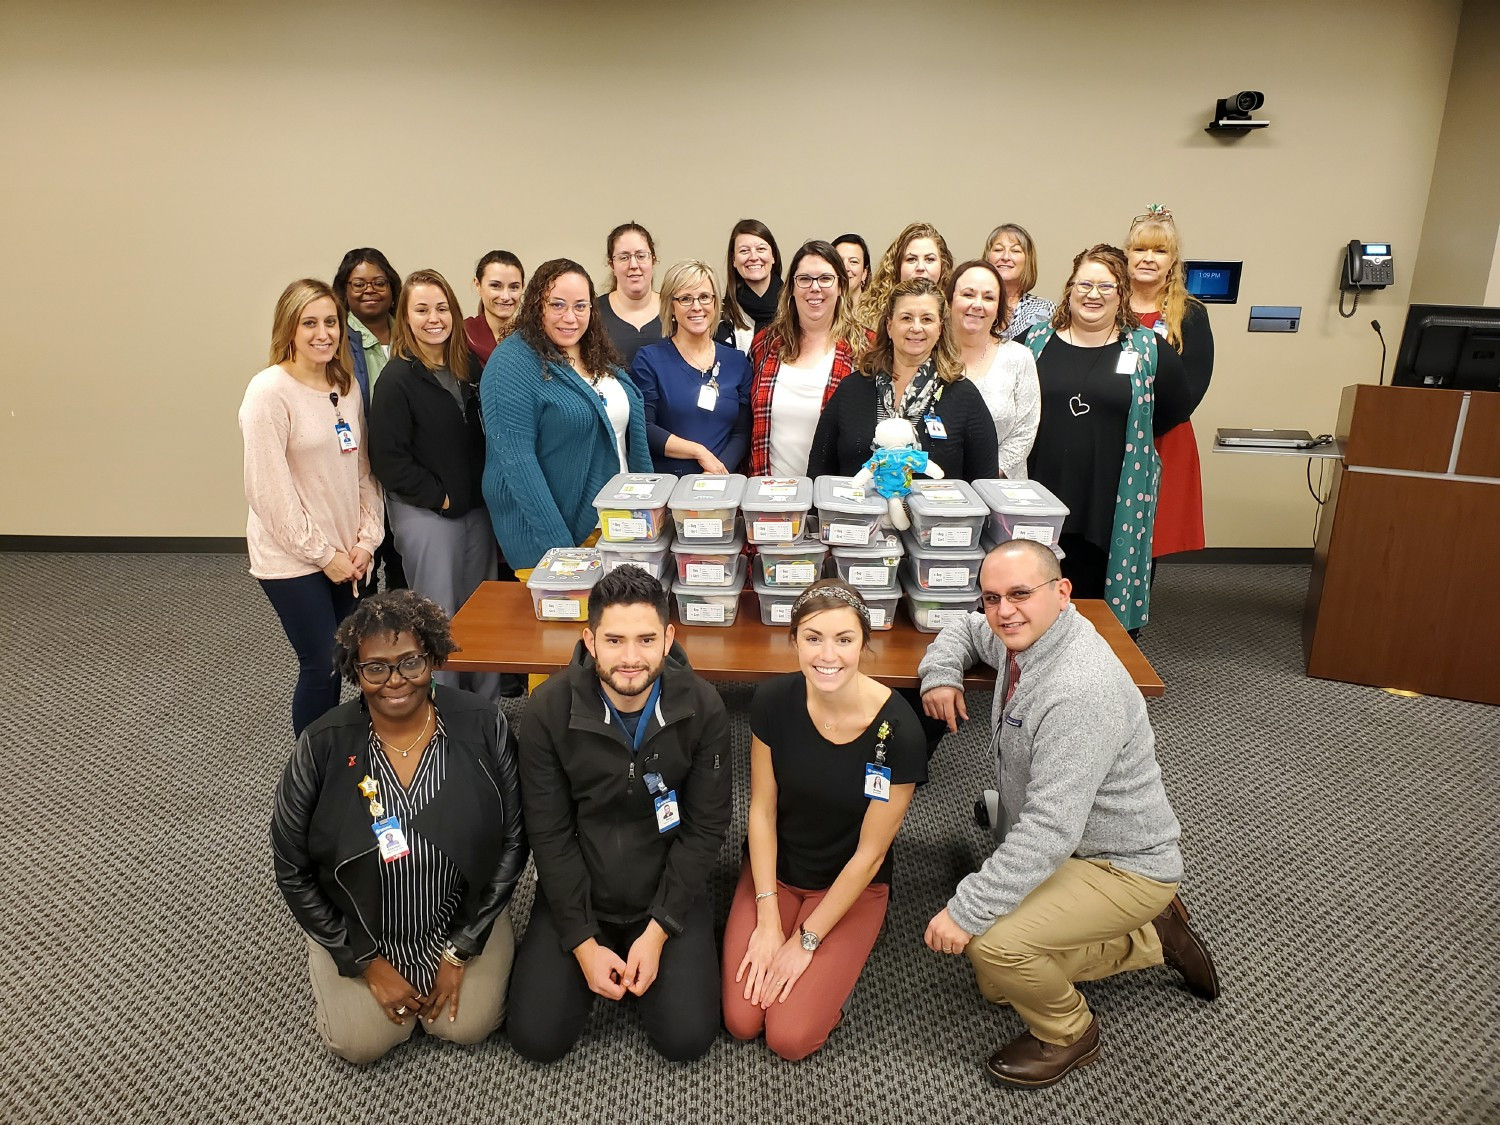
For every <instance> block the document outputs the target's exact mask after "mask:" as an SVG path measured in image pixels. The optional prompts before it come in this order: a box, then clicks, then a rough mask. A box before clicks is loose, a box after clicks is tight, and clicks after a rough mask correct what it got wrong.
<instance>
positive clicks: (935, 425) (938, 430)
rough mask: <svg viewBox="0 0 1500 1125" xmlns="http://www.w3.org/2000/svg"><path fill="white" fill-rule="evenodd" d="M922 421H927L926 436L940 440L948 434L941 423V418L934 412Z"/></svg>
mask: <svg viewBox="0 0 1500 1125" xmlns="http://www.w3.org/2000/svg"><path fill="white" fill-rule="evenodd" d="M922 421H924V422H925V423H927V436H928V437H930V438H933V439H935V440H939V441H941V440H942V439H944V438H946V437H947V436H948V429H947V427H946V426H944V425H943V420H942V419H941V418H939V417H938V416H937V415H936V414H929V415H927V417H926V418H924V419H922Z"/></svg>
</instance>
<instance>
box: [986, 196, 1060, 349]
mask: <svg viewBox="0 0 1500 1125" xmlns="http://www.w3.org/2000/svg"><path fill="white" fill-rule="evenodd" d="M984 257H985V259H986V260H987V261H988V262H989V263H990V264H991V265H992V266H994V267H995V268H996V269H997V270H999V271H1000V280H1001V281H1003V282H1005V309H1004V312H1003V313H1002V315H1001V317H1000V330H1001V333H1002V334H1003V335H1004V337H1005V338H1006V339H1007V340H1022V339H1025V337H1026V333H1027V332H1029V331H1030V330H1031V329H1032V327H1033V326H1034V325H1037V324H1044V323H1046V322H1047V320H1049V319H1050V318H1051V316H1052V309H1053V305H1052V302H1051V301H1049V300H1047V299H1046V298H1045V297H1038V296H1037V295H1036V294H1035V293H1033V292H1032V290H1033V289H1035V288H1036V243H1035V242H1033V241H1032V238H1031V235H1030V234H1029V233H1027V230H1026V228H1025V227H1023V226H1020V225H1018V224H1016V223H1001V224H1000V225H999V226H998V227H996V228H995V229H994V230H992V231H990V236H989V238H987V239H985V241H984Z"/></svg>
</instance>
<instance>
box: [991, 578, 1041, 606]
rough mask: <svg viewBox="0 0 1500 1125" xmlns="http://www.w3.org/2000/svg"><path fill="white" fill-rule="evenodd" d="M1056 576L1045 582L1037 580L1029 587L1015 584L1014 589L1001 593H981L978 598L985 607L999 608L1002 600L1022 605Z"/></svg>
mask: <svg viewBox="0 0 1500 1125" xmlns="http://www.w3.org/2000/svg"><path fill="white" fill-rule="evenodd" d="M1056 581H1057V579H1056V578H1049V579H1047V581H1045V582H1038V583H1037V584H1036V585H1035V586H1032V587H1030V588H1029V589H1028V588H1027V587H1025V586H1017V587H1016V588H1015V589H1014V590H1007V591H1005V593H1003V594H991V593H988V592H986V593H983V594H981V595H979V600H980V601H982V602H983V603H984V608H985V609H999V608H1000V605H1001V603H1002V602H1010V604H1011V605H1024V604H1025V602H1026V600H1027V599H1028V598H1030V597H1031V595H1032V594H1034V593H1036V592H1037V591H1038V590H1040V589H1041V588H1042V587H1043V586H1050V585H1052V583H1054V582H1056Z"/></svg>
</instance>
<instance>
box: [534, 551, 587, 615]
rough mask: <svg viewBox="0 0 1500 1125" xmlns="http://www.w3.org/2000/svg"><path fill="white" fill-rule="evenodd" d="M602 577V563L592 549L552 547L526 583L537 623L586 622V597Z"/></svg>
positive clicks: (539, 561)
mask: <svg viewBox="0 0 1500 1125" xmlns="http://www.w3.org/2000/svg"><path fill="white" fill-rule="evenodd" d="M603 576H604V562H603V559H602V558H601V557H600V554H599V552H598V551H597V550H595V549H594V548H592V547H553V548H552V549H551V550H550V551H548V552H547V553H546V554H545V555H543V556H542V557H541V559H540V560H538V562H537V564H536V566H535V568H534V569H533V570H532V572H531V577H530V578H528V579H527V580H526V588H527V589H528V590H530V591H531V604H532V608H533V609H535V611H536V616H537V620H538V621H587V620H588V616H589V594H590V593H591V592H592V591H593V589H594V586H595V584H596V583H597V582H598V581H599V579H600V578H602V577H603Z"/></svg>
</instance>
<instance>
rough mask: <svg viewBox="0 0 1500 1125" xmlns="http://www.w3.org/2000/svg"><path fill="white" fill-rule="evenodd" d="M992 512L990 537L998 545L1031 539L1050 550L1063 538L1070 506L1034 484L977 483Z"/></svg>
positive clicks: (978, 490)
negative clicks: (1015, 540) (1043, 544)
mask: <svg viewBox="0 0 1500 1125" xmlns="http://www.w3.org/2000/svg"><path fill="white" fill-rule="evenodd" d="M974 491H975V492H976V493H977V494H978V495H979V498H980V499H981V500H982V501H984V504H985V506H986V507H987V508H989V510H990V517H989V537H990V538H991V539H993V540H995V542H997V543H1004V542H1006V541H1007V540H1010V539H1031V540H1034V541H1036V542H1038V543H1045V544H1047V545H1048V546H1049V547H1050V546H1052V545H1053V544H1055V543H1056V542H1057V541H1058V539H1060V538H1061V537H1062V530H1063V521H1064V520H1066V519H1067V518H1068V506H1067V505H1066V504H1064V503H1063V502H1062V501H1061V500H1059V499H1058V498H1057V497H1056V496H1054V495H1053V494H1052V493H1051V492H1049V491H1047V489H1046V488H1044V487H1043V486H1042V485H1040V484H1038V483H1037V482H1036V481H1034V480H1003V479H1002V480H976V481H975V482H974Z"/></svg>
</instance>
